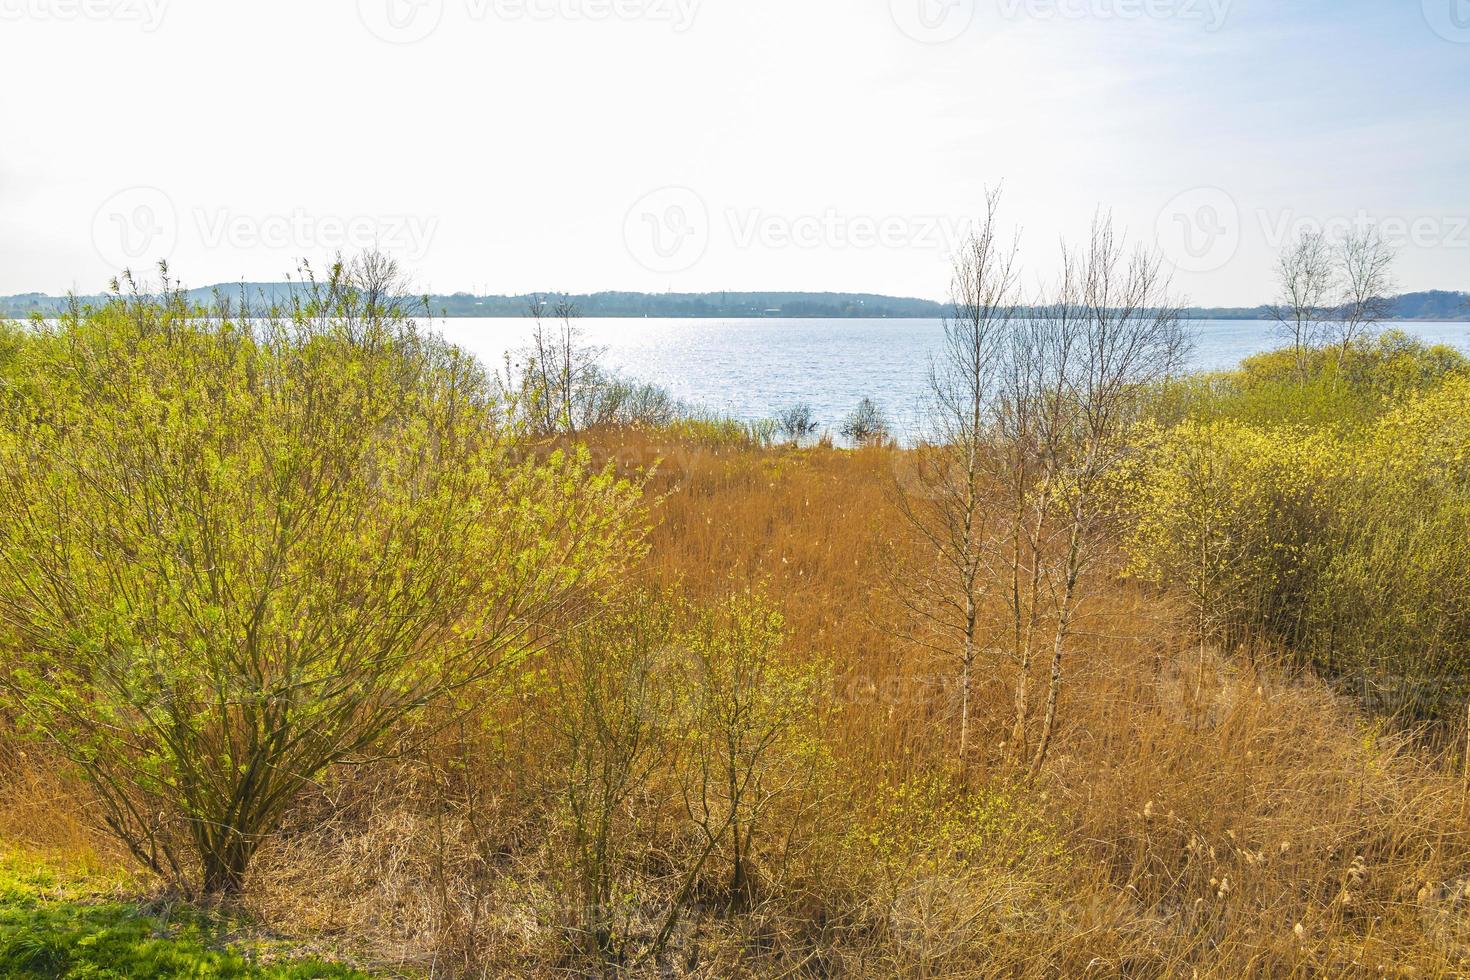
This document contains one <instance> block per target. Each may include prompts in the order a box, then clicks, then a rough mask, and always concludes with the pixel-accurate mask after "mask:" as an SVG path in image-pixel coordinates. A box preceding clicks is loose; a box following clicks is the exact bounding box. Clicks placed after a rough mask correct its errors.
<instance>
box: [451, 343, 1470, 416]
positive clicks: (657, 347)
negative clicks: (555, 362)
mask: <svg viewBox="0 0 1470 980" xmlns="http://www.w3.org/2000/svg"><path fill="white" fill-rule="evenodd" d="M435 325H436V327H437V328H438V329H441V330H442V332H443V334H444V336H445V337H446V338H447V339H448V340H450V341H452V342H454V343H456V344H458V345H460V346H461V347H463V348H465V349H466V350H469V351H471V352H473V353H474V354H476V355H477V356H479V357H481V358H482V359H484V360H485V361H486V362H487V363H489V364H490V365H492V366H496V367H498V366H499V365H500V364H501V363H502V360H503V358H504V356H505V354H506V352H507V351H514V350H517V349H519V348H521V347H523V346H524V345H525V343H526V341H527V338H528V337H529V336H530V330H531V323H530V321H528V320H515V319H484V320H476V319H450V320H438V321H435ZM578 325H579V326H580V327H581V329H582V331H583V337H584V339H585V341H586V343H588V344H591V345H595V346H598V347H603V348H605V349H606V355H605V357H604V358H603V363H604V364H605V365H606V366H607V367H608V368H610V369H612V370H614V371H617V372H618V373H620V374H622V375H624V376H627V377H630V378H637V379H638V380H640V381H649V382H652V383H654V384H657V385H660V386H661V387H663V388H666V389H667V390H668V391H669V392H671V393H672V394H673V395H674V396H675V397H676V398H678V399H680V400H681V401H684V402H687V403H689V404H691V405H698V406H702V407H704V408H707V409H711V410H714V411H716V412H719V413H722V414H725V415H729V416H731V417H733V418H737V419H742V420H747V421H748V420H754V419H761V418H770V417H771V416H772V415H774V414H775V413H776V412H777V411H779V410H781V409H783V408H786V407H788V406H790V405H793V404H795V403H797V402H806V403H807V404H809V405H811V407H812V410H813V413H814V414H815V416H816V418H817V420H818V422H819V423H820V425H821V426H822V427H823V428H827V429H831V430H832V431H834V432H835V431H836V429H837V427H838V425H839V424H840V421H841V419H842V418H843V417H844V416H846V415H847V414H848V413H849V412H851V411H852V408H853V406H854V405H856V404H857V402H858V399H860V398H862V397H863V396H865V395H866V396H868V397H871V398H872V399H873V400H874V401H876V402H877V403H878V404H879V405H881V406H882V407H883V408H884V410H885V411H886V412H887V413H888V415H889V418H890V419H891V420H892V421H893V423H894V429H895V433H904V432H910V431H913V429H914V427H915V426H916V424H917V421H918V418H919V415H920V406H921V404H922V399H923V395H924V387H925V378H926V375H927V371H928V363H929V357H930V354H931V353H932V352H933V351H935V350H937V349H938V345H939V341H940V339H941V337H942V336H943V329H944V327H943V323H942V321H940V320H851V319H834V320H820V319H799V320H797V319H781V318H777V317H772V318H768V319H750V320H723V319H697V320H696V319H647V320H642V319H583V320H580V321H578ZM1186 326H1187V327H1188V328H1189V329H1190V331H1191V333H1192V334H1193V336H1194V351H1193V355H1192V359H1191V366H1192V367H1194V368H1195V369H1197V370H1203V371H1209V370H1219V369H1223V368H1229V367H1232V366H1234V365H1235V364H1237V363H1238V362H1239V361H1240V360H1241V359H1242V358H1244V357H1248V356H1250V355H1251V354H1257V353H1260V352H1261V351H1264V350H1270V349H1271V348H1273V347H1279V346H1281V345H1282V343H1283V341H1282V340H1281V337H1280V335H1279V334H1278V333H1277V332H1276V331H1277V328H1276V325H1275V324H1272V323H1269V322H1266V321H1262V320H1194V321H1189V322H1187V324H1186ZM1394 326H1397V327H1399V328H1401V329H1403V330H1404V331H1405V332H1407V333H1410V334H1413V335H1415V336H1417V337H1420V338H1422V339H1424V340H1426V341H1429V342H1431V343H1445V344H1450V345H1452V346H1454V347H1457V348H1459V349H1460V350H1462V351H1465V352H1467V353H1470V323H1439V322H1418V321H1416V322H1412V323H1400V324H1395V325H1394Z"/></svg>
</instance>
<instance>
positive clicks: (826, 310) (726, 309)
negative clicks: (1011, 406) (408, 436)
mask: <svg viewBox="0 0 1470 980" xmlns="http://www.w3.org/2000/svg"><path fill="white" fill-rule="evenodd" d="M309 291H310V284H303V283H301V282H291V281H288V282H277V283H253V282H247V283H221V284H219V285H215V286H207V287H202V288H197V289H191V290H187V291H186V293H185V295H186V297H187V299H188V300H189V301H190V302H192V303H203V304H210V303H212V302H214V301H215V300H216V298H217V297H220V296H222V297H225V298H228V299H230V300H232V301H233V302H236V303H238V302H239V300H240V298H241V297H242V296H244V297H246V298H248V300H249V302H250V304H251V305H254V306H258V307H270V306H272V305H277V304H281V303H288V302H289V301H290V300H291V298H292V297H293V296H295V295H297V294H299V293H305V292H309ZM79 299H80V300H81V301H82V302H84V303H94V304H95V303H99V302H104V301H105V300H106V296H105V295H96V296H84V297H79ZM67 302H68V298H67V297H65V296H48V295H45V294H41V293H23V294H19V295H15V296H0V316H8V317H28V316H31V315H32V314H41V315H43V316H50V315H55V314H57V313H59V312H61V311H62V310H63V309H64V308H65V307H66V304H67ZM557 303H570V304H572V305H573V306H575V307H576V309H577V310H578V311H579V312H580V314H581V315H582V316H584V317H606V318H612V319H627V318H676V319H685V318H687V319H716V318H725V319H745V318H757V317H780V318H785V319H804V318H831V319H860V318H873V319H930V320H938V319H943V318H945V317H947V316H951V315H953V312H954V309H953V305H952V304H947V303H938V302H934V301H932V300H926V299H913V298H905V297H897V296H881V295H876V294H870V293H804V292H766V293H761V292H719V293H628V292H602V293H589V294H582V295H564V294H551V293H546V294H529V293H528V294H524V295H519V296H496V295H486V296H476V295H472V294H469V293H453V294H440V295H430V296H429V297H427V300H426V303H425V309H426V310H427V311H429V312H428V314H426V315H432V316H436V317H447V318H451V319H460V318H475V317H484V318H489V319H505V318H522V317H526V316H528V315H529V311H531V310H532V309H533V308H540V309H541V310H542V311H543V312H545V311H547V310H548V309H550V308H551V307H552V306H554V305H555V304H557ZM1178 314H1179V316H1180V317H1181V318H1182V319H1186V320H1271V319H1273V318H1274V314H1273V312H1272V307H1271V306H1270V305H1262V306H1256V307H1183V308H1181V309H1180V310H1179V311H1178ZM1379 319H1380V320H1382V321H1385V322H1387V321H1396V322H1412V321H1416V320H1422V321H1440V322H1464V321H1470V292H1451V291H1446V290H1429V291H1425V292H1416V293H1405V294H1402V295H1399V296H1394V297H1391V298H1389V299H1388V301H1387V302H1386V304H1385V306H1384V308H1383V310H1382V311H1381V315H1380V317H1379Z"/></svg>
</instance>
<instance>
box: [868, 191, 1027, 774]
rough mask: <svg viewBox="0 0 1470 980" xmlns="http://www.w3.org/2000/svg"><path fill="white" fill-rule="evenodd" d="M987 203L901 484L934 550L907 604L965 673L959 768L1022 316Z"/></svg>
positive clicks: (912, 576) (910, 576) (968, 246)
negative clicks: (918, 440) (1011, 352)
mask: <svg viewBox="0 0 1470 980" xmlns="http://www.w3.org/2000/svg"><path fill="white" fill-rule="evenodd" d="M985 203H986V207H985V215H984V218H983V219H982V220H981V223H980V225H979V226H978V227H977V228H975V229H974V230H973V231H972V233H971V235H970V238H969V240H968V241H967V242H966V243H965V245H964V247H963V248H962V250H961V251H960V253H959V255H958V256H957V258H956V259H955V264H954V278H953V281H952V283H951V296H952V300H953V304H954V313H953V315H952V316H951V317H950V318H949V319H948V320H946V321H945V324H944V342H943V344H942V345H941V347H940V351H939V355H938V357H937V358H936V359H935V360H934V361H933V363H931V365H930V369H929V395H930V401H931V405H930V425H931V428H932V431H931V432H930V433H928V437H929V439H928V441H927V442H926V444H925V445H921V446H919V447H918V448H917V449H916V450H915V451H914V455H913V459H914V462H915V468H914V472H913V479H912V480H900V481H899V482H898V484H897V490H898V492H897V502H898V506H899V509H900V511H901V512H902V513H903V515H904V517H905V518H906V519H907V520H908V522H909V523H910V524H911V525H912V526H913V527H914V528H915V530H917V531H918V533H919V536H920V538H921V539H922V540H923V542H924V543H925V545H926V549H925V551H926V553H925V556H924V558H923V559H921V563H920V565H919V567H918V568H917V569H912V568H911V569H907V570H906V574H905V578H906V581H905V583H904V584H905V585H906V588H904V589H903V590H902V592H903V594H904V596H905V601H906V603H907V604H908V605H909V607H910V608H911V609H912V610H914V611H915V612H917V613H918V614H919V615H920V616H921V618H922V619H923V620H925V621H927V622H928V623H929V625H931V626H932V627H933V628H934V629H933V630H932V631H928V632H933V633H936V634H937V636H938V640H937V643H936V644H934V645H935V646H937V648H938V649H939V650H940V651H941V652H943V653H944V654H946V655H949V654H955V655H957V656H956V659H957V660H958V663H959V669H960V733H959V755H960V758H961V760H964V759H966V758H968V755H969V748H970V715H971V703H972V700H973V692H974V675H975V662H976V657H977V655H978V652H979V649H980V642H979V631H980V612H981V604H982V599H983V593H985V592H986V591H987V590H988V589H989V587H990V585H991V582H990V580H989V579H988V578H986V577H985V576H984V575H983V572H984V570H985V563H986V554H985V552H986V544H985V537H986V534H987V530H988V528H987V521H986V517H987V514H986V509H985V504H986V500H985V498H986V493H985V488H986V485H987V483H988V481H987V472H988V469H989V467H990V466H991V465H992V463H993V460H992V458H991V454H992V450H993V446H992V436H993V431H992V430H993V418H994V410H995V398H996V393H997V382H998V379H999V377H1000V374H1001V371H1002V362H1003V361H1004V360H1005V357H1006V354H1007V348H1008V345H1009V344H1010V342H1011V337H1010V336H1009V334H1010V331H1011V327H1012V323H1013V320H1014V318H1015V316H1016V307H1017V295H1016V278H1017V269H1016V241H1015V239H1014V237H1012V238H1010V239H1004V238H1002V236H1001V233H1000V231H999V229H998V228H997V219H998V215H999V210H1000V193H999V191H992V192H990V193H989V194H987V195H986V202H985Z"/></svg>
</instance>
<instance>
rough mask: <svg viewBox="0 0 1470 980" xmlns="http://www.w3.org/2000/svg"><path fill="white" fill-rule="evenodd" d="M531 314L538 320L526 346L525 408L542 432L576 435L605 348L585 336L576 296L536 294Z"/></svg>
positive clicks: (523, 371) (522, 387)
mask: <svg viewBox="0 0 1470 980" xmlns="http://www.w3.org/2000/svg"><path fill="white" fill-rule="evenodd" d="M527 315H528V316H529V317H530V318H531V321H532V326H531V343H530V346H529V347H528V348H527V349H526V350H525V351H523V356H524V357H525V364H524V365H523V367H522V369H521V377H520V391H519V394H520V399H521V407H522V411H523V412H524V413H525V414H526V416H527V417H528V419H529V421H530V423H531V426H532V427H533V428H534V429H535V431H536V432H537V433H539V434H541V435H551V434H555V433H561V432H564V433H566V434H568V435H573V436H575V435H576V434H577V431H578V428H579V421H580V420H579V416H580V415H582V414H583V413H582V412H581V411H579V409H580V408H581V407H582V402H584V401H585V399H584V398H583V394H584V393H585V391H586V390H587V389H588V388H590V387H595V386H596V385H597V384H598V382H599V373H598V369H597V361H598V359H599V358H600V357H601V356H602V355H603V353H604V351H603V349H602V348H599V347H594V346H590V345H588V344H586V343H585V342H584V341H583V338H582V331H581V330H580V329H579V328H578V327H577V319H578V317H579V316H580V314H579V313H578V311H577V307H576V305H575V304H573V303H572V302H571V301H570V300H567V299H558V300H556V301H554V302H553V303H551V304H550V305H549V307H548V304H547V302H546V301H545V300H542V299H540V298H534V299H532V301H531V305H530V309H529V310H528V311H527ZM548 320H550V321H551V322H550V323H548V322H547V321H548Z"/></svg>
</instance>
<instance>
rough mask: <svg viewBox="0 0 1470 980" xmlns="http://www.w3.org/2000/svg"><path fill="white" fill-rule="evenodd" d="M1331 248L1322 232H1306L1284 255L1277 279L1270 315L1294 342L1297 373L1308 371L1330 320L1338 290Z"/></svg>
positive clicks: (1277, 270) (1293, 348)
mask: <svg viewBox="0 0 1470 980" xmlns="http://www.w3.org/2000/svg"><path fill="white" fill-rule="evenodd" d="M1334 265H1335V263H1334V257H1333V254H1332V248H1331V247H1330V246H1329V245H1328V242H1327V237H1326V235H1324V234H1323V233H1322V232H1320V231H1304V232H1302V233H1301V234H1300V235H1299V236H1297V239H1296V241H1294V242H1292V243H1291V244H1290V245H1288V246H1287V248H1286V249H1285V250H1284V251H1283V252H1282V253H1281V256H1280V257H1279V258H1278V259H1277V262H1276V279H1277V283H1278V286H1279V287H1280V290H1281V294H1280V297H1279V298H1278V300H1277V302H1276V304H1275V305H1274V306H1272V307H1271V315H1272V317H1273V318H1275V320H1276V322H1277V324H1279V325H1280V328H1281V330H1282V332H1283V333H1284V334H1285V335H1286V337H1287V339H1289V340H1290V341H1291V344H1292V350H1293V352H1294V353H1295V355H1296V361H1297V370H1298V372H1299V373H1300V374H1301V375H1302V376H1305V375H1306V371H1307V355H1308V353H1309V352H1310V351H1311V350H1312V349H1313V348H1315V347H1317V346H1318V345H1319V344H1320V343H1321V341H1322V339H1323V336H1324V334H1325V332H1326V330H1327V324H1328V321H1329V318H1330V317H1331V311H1330V310H1329V308H1328V305H1329V303H1330V301H1331V297H1332V295H1333V293H1334V291H1335V288H1336V281H1337V272H1336V270H1335V268H1334Z"/></svg>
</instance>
